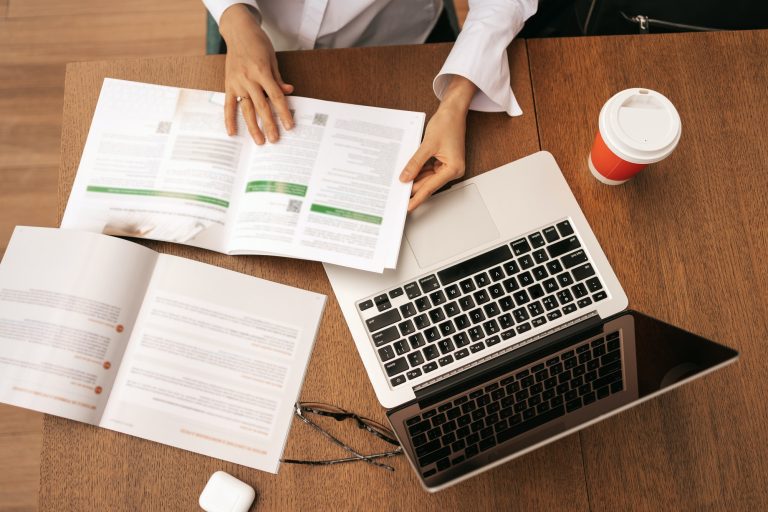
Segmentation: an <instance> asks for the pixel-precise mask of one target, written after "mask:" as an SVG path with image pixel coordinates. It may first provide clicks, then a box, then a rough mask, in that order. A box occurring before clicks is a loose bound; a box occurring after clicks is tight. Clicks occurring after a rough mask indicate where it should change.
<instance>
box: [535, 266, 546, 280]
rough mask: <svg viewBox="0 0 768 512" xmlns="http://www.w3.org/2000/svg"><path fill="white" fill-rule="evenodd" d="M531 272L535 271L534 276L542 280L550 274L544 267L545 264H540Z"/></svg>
mask: <svg viewBox="0 0 768 512" xmlns="http://www.w3.org/2000/svg"><path fill="white" fill-rule="evenodd" d="M531 272H532V273H533V277H535V278H536V280H537V281H541V280H542V279H545V278H547V277H548V276H549V274H548V273H547V269H546V268H544V265H539V266H538V267H534V268H533V270H532V271H531Z"/></svg>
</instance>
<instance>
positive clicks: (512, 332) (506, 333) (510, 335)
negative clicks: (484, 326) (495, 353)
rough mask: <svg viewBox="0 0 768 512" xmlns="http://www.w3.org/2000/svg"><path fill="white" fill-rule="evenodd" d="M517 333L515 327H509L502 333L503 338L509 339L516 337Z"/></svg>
mask: <svg viewBox="0 0 768 512" xmlns="http://www.w3.org/2000/svg"><path fill="white" fill-rule="evenodd" d="M515 334H516V333H515V330H514V329H508V330H506V331H504V332H503V333H501V339H503V340H508V339H510V338H514V337H515Z"/></svg>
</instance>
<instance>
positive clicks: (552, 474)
mask: <svg viewBox="0 0 768 512" xmlns="http://www.w3.org/2000/svg"><path fill="white" fill-rule="evenodd" d="M449 49H450V46H447V45H423V46H418V47H387V48H375V49H347V50H321V51H313V52H295V53H288V54H281V55H279V61H280V68H281V70H282V75H283V77H284V78H285V79H286V81H288V82H289V83H293V84H295V85H296V94H297V95H303V96H311V97H317V98H322V99H328V100H336V101H345V102H350V103H359V104H366V105H376V106H381V107H391V108H399V109H409V110H418V111H424V112H426V113H427V114H428V115H431V114H432V113H433V112H434V110H435V108H436V107H437V100H436V99H435V98H434V94H433V92H432V88H431V84H432V79H433V77H434V76H435V74H436V73H437V71H438V70H439V68H440V66H441V64H442V62H443V60H444V59H445V57H446V56H447V54H448V51H449ZM223 64H224V60H223V58H222V57H207V58H196V57H195V58H192V57H188V58H184V57H179V58H165V59H157V60H127V61H117V62H101V63H78V64H72V65H70V66H68V68H67V78H66V85H65V91H66V93H65V101H64V120H63V128H62V156H61V168H60V180H59V185H60V189H59V218H60V216H61V213H62V212H63V209H64V206H65V204H66V199H67V197H68V195H69V192H70V189H71V184H72V180H73V178H74V175H75V172H76V169H77V165H78V161H79V158H80V154H81V151H82V148H83V145H84V142H85V138H86V135H87V131H88V127H89V124H90V119H91V116H92V115H93V111H94V108H95V105H96V100H97V97H98V92H99V88H100V84H101V81H102V79H103V78H104V77H107V76H109V77H115V78H124V79H132V80H141V81H145V82H153V83H160V84H166V85H174V86H183V87H196V88H201V89H210V90H222V86H223ZM510 67H511V69H512V70H513V71H512V86H513V88H514V90H515V93H516V95H517V97H518V100H519V101H520V104H521V106H522V108H523V110H524V111H525V112H526V115H524V116H522V117H518V118H509V117H508V116H506V114H477V113H472V114H471V115H470V116H469V121H468V123H469V124H468V147H469V148H470V150H469V151H468V154H467V162H468V167H469V171H468V173H467V174H468V175H474V174H477V173H479V172H482V171H484V170H487V169H490V168H493V167H496V166H499V165H501V164H504V163H506V162H509V161H511V160H515V159H517V158H520V157H523V156H525V155H527V154H530V153H532V152H535V151H536V150H538V147H539V145H538V136H537V131H536V124H535V116H534V115H533V114H534V111H533V99H532V94H531V87H530V76H529V74H528V61H527V55H526V51H525V43H524V42H522V41H520V42H517V43H515V44H513V46H512V47H511V50H510ZM147 245H149V246H150V247H152V248H154V249H157V250H159V251H162V252H166V253H170V254H176V255H180V256H185V257H189V258H193V259H196V260H199V261H203V262H206V263H212V264H216V265H219V266H222V267H225V268H229V269H232V270H236V271H240V272H244V273H247V274H252V275H255V276H259V277H262V278H266V279H270V280H273V281H277V282H281V283H285V284H289V285H293V286H298V287H302V288H306V289H310V290H313V291H316V292H320V293H324V294H327V295H328V296H329V300H328V303H327V306H326V311H325V315H324V318H323V322H322V325H321V329H320V333H319V336H318V339H317V343H316V345H315V349H314V352H313V355H312V358H311V361H310V365H309V369H308V372H307V378H306V381H305V384H304V387H303V391H302V393H301V398H302V399H304V400H320V401H325V402H330V403H333V404H335V405H338V406H341V407H344V408H347V409H349V410H353V411H355V412H358V413H360V414H363V415H367V416H369V417H372V418H375V419H378V420H380V421H381V420H384V411H383V409H382V408H381V407H380V406H379V404H378V403H377V401H376V399H375V396H374V394H373V390H372V388H371V386H370V383H369V381H368V378H367V376H366V373H365V370H364V369H363V366H362V364H361V362H360V359H359V357H358V355H357V351H356V349H355V346H354V343H353V341H352V339H351V337H350V334H349V331H348V329H347V327H346V325H345V323H344V321H343V318H342V316H341V312H340V310H339V307H338V303H337V302H336V300H335V298H334V296H333V294H332V292H331V288H330V285H329V283H328V280H327V278H326V276H325V273H324V271H323V269H322V266H321V265H320V264H319V263H306V262H302V261H297V260H292V259H286V258H272V257H242V256H238V257H227V256H223V255H220V254H215V253H212V252H207V251H203V250H198V249H194V248H189V247H184V246H181V245H173V244H163V243H152V242H150V243H147ZM331 421H332V420H331ZM328 427H329V428H330V429H332V430H334V431H336V432H337V433H339V435H341V436H343V437H345V438H346V439H350V440H351V442H352V443H353V444H354V446H356V447H359V448H360V449H362V450H364V451H373V450H380V449H382V448H385V447H383V446H381V445H380V444H379V443H378V442H376V440H375V439H374V440H373V441H372V440H371V439H369V438H368V437H366V436H363V435H362V434H363V433H364V432H362V431H360V430H359V429H357V428H356V427H355V426H354V425H347V424H333V425H328ZM339 455H343V453H342V454H340V453H339V452H338V451H336V450H335V449H334V447H333V446H332V445H330V444H329V443H327V442H326V441H325V440H324V439H322V438H321V437H319V436H318V434H317V433H316V432H314V431H311V430H310V429H309V428H308V427H307V426H306V425H303V424H302V423H301V422H298V421H294V425H293V428H292V430H291V433H290V436H289V439H288V444H287V448H286V451H285V456H286V457H292V458H303V457H304V458H306V457H309V458H322V457H336V456H339ZM393 464H394V466H395V467H396V471H395V472H394V473H389V472H387V471H384V470H381V469H378V468H374V467H371V466H368V465H364V464H350V465H346V466H345V465H339V466H335V467H319V468H317V467H306V466H291V465H283V466H282V467H281V469H280V473H279V475H276V476H275V475H270V474H266V473H263V472H259V471H256V470H251V469H249V468H246V467H243V466H238V465H236V464H231V463H226V462H223V461H220V460H216V459H212V458H209V457H205V456H201V455H196V454H193V453H189V452H185V451H182V450H178V449H175V448H171V447H168V446H163V445H160V444H157V443H152V442H149V441H144V440H141V439H138V438H134V437H130V436H127V435H123V434H118V433H114V432H111V431H109V430H106V429H100V428H97V427H91V426H88V425H84V424H81V423H76V422H72V421H68V420H65V419H61V418H56V417H52V416H46V418H45V427H44V440H43V451H42V463H41V494H40V506H41V508H42V509H46V510H194V509H196V502H197V498H198V496H199V494H200V492H201V490H202V488H203V486H204V485H205V482H206V481H207V479H208V477H209V476H210V475H211V473H212V472H214V471H215V470H219V469H222V470H224V471H227V472H229V473H231V474H232V475H234V476H236V477H238V478H240V479H242V480H243V481H245V482H247V483H249V484H251V485H253V486H254V487H255V489H256V491H257V493H258V498H257V504H256V506H255V509H258V510H296V509H315V508H317V509H329V508H332V507H333V508H337V509H340V510H365V509H372V508H379V509H388V510H410V509H414V510H416V509H418V510H425V509H426V510H438V509H440V510H453V509H458V508H469V507H474V508H478V509H498V510H511V509H516V508H521V509H539V508H540V509H547V510H586V509H587V507H588V503H587V493H586V486H585V475H584V472H583V466H582V458H581V454H580V446H579V439H578V437H577V436H570V437H568V438H566V439H563V440H561V441H559V442H557V443H554V444H552V445H550V446H547V447H545V448H543V449H541V450H538V451H536V452H535V453H533V454H530V455H527V456H525V457H523V458H520V459H518V460H516V461H514V462H512V463H510V464H507V465H504V466H503V467H500V468H498V469H495V470H493V471H490V472H488V473H485V474H484V475H482V476H480V477H478V478H475V479H472V480H471V481H469V482H466V483H463V484H461V485H458V486H456V487H454V488H451V489H449V490H447V491H444V492H441V493H439V494H437V495H430V494H428V493H426V492H425V491H423V490H422V489H421V487H420V485H419V483H418V480H417V478H416V476H415V474H414V473H413V471H412V470H411V468H410V467H408V465H407V462H406V460H404V459H403V458H402V457H401V458H399V459H397V460H394V461H393ZM555 489H557V490H558V492H553V490H555Z"/></svg>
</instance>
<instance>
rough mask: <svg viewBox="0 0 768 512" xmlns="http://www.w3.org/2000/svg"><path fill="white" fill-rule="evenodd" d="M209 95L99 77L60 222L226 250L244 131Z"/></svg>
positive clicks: (220, 250)
mask: <svg viewBox="0 0 768 512" xmlns="http://www.w3.org/2000/svg"><path fill="white" fill-rule="evenodd" d="M216 94H217V93H213V92H208V91H199V90H192V89H179V88H177V87H165V86H160V85H153V84H144V83H138V82H129V81H124V80H114V79H110V78H107V79H105V80H104V83H103V85H102V89H101V94H100V95H99V101H98V104H97V106H96V112H95V113H94V116H93V121H92V123H91V129H90V132H89V134H88V139H87V142H86V145H85V149H84V150H83V155H82V158H81V160H80V166H79V168H78V171H77V176H76V178H75V182H74V185H73V188H72V193H71V196H70V198H69V201H68V203H67V209H66V211H65V213H64V219H63V220H62V227H63V228H73V229H83V230H88V231H96V232H100V233H105V234H109V235H119V236H131V237H137V238H149V239H153V240H164V241H168V242H176V243H182V244H186V245H193V246H197V247H202V248H205V249H211V250H214V251H218V252H224V251H225V250H226V238H227V233H226V231H227V230H226V224H227V218H228V216H229V215H230V211H231V210H232V208H231V203H232V200H233V198H232V194H233V190H235V188H237V189H239V188H240V187H239V186H236V180H237V177H238V175H237V169H238V164H239V160H240V157H241V153H242V151H243V146H244V142H245V140H246V138H245V137H243V136H236V137H229V136H228V135H227V134H226V132H225V131H224V129H223V127H224V115H223V110H222V108H221V105H220V104H219V103H218V102H217V101H216V100H215V95H216ZM242 132H243V130H241V133H242Z"/></svg>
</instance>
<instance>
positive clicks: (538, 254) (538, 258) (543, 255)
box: [533, 249, 549, 263]
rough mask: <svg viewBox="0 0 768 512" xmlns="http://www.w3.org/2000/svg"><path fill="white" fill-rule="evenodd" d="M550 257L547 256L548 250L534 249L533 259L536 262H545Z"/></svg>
mask: <svg viewBox="0 0 768 512" xmlns="http://www.w3.org/2000/svg"><path fill="white" fill-rule="evenodd" d="M548 259H549V256H547V252H546V251H545V250H544V249H539V250H538V251H533V261H535V262H536V263H544V262H545V261H547V260H548Z"/></svg>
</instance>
